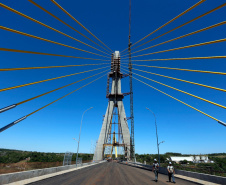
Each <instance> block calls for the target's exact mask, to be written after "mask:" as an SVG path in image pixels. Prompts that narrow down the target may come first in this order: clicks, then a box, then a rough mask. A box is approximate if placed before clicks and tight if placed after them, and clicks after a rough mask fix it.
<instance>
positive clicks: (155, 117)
mask: <svg viewBox="0 0 226 185" xmlns="http://www.w3.org/2000/svg"><path fill="white" fill-rule="evenodd" d="M146 109H147V110H149V111H150V112H151V113H152V114H153V115H154V117H155V114H154V112H152V111H151V110H150V109H149V108H147V107H146ZM155 128H156V138H157V149H158V158H159V166H160V156H159V145H160V144H161V143H163V142H160V143H159V139H158V132H157V123H156V117H155Z"/></svg>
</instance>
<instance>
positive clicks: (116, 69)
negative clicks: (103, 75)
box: [110, 51, 122, 77]
mask: <svg viewBox="0 0 226 185" xmlns="http://www.w3.org/2000/svg"><path fill="white" fill-rule="evenodd" d="M120 60H121V59H120V52H119V51H115V52H114V53H113V54H112V59H111V73H110V77H113V76H114V77H116V75H117V77H121V75H122V74H121V73H120Z"/></svg>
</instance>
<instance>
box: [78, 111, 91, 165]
mask: <svg viewBox="0 0 226 185" xmlns="http://www.w3.org/2000/svg"><path fill="white" fill-rule="evenodd" d="M92 108H93V107H90V108H89V109H87V110H86V111H84V112H83V114H82V119H81V125H80V132H79V139H78V147H77V156H76V167H77V162H78V151H79V143H80V135H81V130H82V120H83V116H84V114H85V112H87V111H88V110H90V109H92Z"/></svg>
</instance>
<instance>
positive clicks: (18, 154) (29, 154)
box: [0, 148, 93, 163]
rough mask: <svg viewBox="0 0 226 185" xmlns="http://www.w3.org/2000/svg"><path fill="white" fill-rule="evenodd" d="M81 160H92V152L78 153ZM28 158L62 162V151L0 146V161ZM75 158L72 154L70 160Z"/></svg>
mask: <svg viewBox="0 0 226 185" xmlns="http://www.w3.org/2000/svg"><path fill="white" fill-rule="evenodd" d="M78 157H82V160H83V161H87V160H92V159H93V154H79V155H78ZM26 159H30V160H29V162H62V161H63V159H64V153H45V152H36V151H34V152H33V151H22V150H14V149H4V148H0V163H18V162H20V161H23V160H26ZM75 160H76V154H73V156H72V161H75Z"/></svg>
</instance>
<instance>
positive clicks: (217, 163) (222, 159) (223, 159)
mask: <svg viewBox="0 0 226 185" xmlns="http://www.w3.org/2000/svg"><path fill="white" fill-rule="evenodd" d="M207 155H208V158H209V160H211V161H214V163H193V162H188V161H186V160H184V161H181V162H180V164H176V163H175V164H173V165H174V167H175V168H176V169H181V170H186V171H194V172H198V173H207V174H212V175H220V176H226V153H214V154H207ZM170 156H184V157H186V156H194V155H192V154H191V155H187V154H181V153H172V152H168V153H165V154H160V162H161V166H162V167H166V166H168V162H167V158H168V159H169V158H170ZM154 159H157V160H158V155H157V154H136V160H137V162H141V163H143V162H144V161H146V163H147V164H150V165H152V164H153V161H154Z"/></svg>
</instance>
